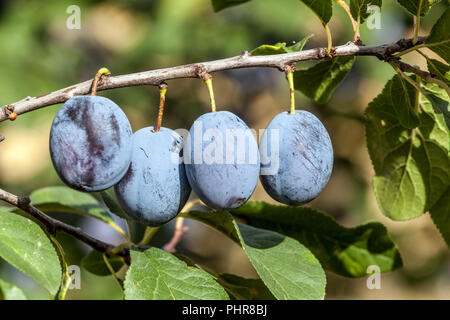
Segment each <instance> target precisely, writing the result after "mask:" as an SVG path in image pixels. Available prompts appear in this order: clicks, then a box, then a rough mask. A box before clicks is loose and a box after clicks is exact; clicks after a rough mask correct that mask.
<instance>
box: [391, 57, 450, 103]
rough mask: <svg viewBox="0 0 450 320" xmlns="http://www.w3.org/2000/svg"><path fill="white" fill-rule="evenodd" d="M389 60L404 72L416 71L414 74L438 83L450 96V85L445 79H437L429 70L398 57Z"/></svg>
mask: <svg viewBox="0 0 450 320" xmlns="http://www.w3.org/2000/svg"><path fill="white" fill-rule="evenodd" d="M389 62H390V63H391V64H392V63H393V64H396V65H397V66H398V68H399V69H400V70H401V71H403V72H404V71H406V72H411V73H414V74H416V75H418V76H419V77H420V78H422V79H424V80H426V81H428V82H432V83H435V84H437V85H438V86H440V87H442V88H443V89H444V90H445V91H446V92H447V94H448V96H449V97H450V88H449V86H448V85H447V84H446V83H445V82H444V81H441V80H439V79H437V78H436V77H435V76H434V75H433V74H431V73H429V72H427V71H424V70H421V69H420V68H418V67H415V66H412V65H410V64H407V63H405V62H402V61H400V60H398V59H391V60H389Z"/></svg>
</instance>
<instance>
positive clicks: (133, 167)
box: [114, 127, 191, 226]
mask: <svg viewBox="0 0 450 320" xmlns="http://www.w3.org/2000/svg"><path fill="white" fill-rule="evenodd" d="M153 130H154V127H147V128H143V129H140V130H139V131H137V132H136V133H135V134H134V135H133V150H132V155H131V164H130V167H129V169H128V171H127V173H126V174H125V176H124V177H123V178H122V180H120V182H119V183H118V184H117V185H116V186H115V187H114V190H115V193H116V196H117V200H118V201H119V204H120V206H121V207H122V208H123V209H124V211H125V212H126V213H127V214H128V215H129V216H130V217H132V218H133V219H135V220H137V221H139V222H141V223H143V224H145V225H148V226H159V225H162V224H164V223H166V222H168V221H170V220H171V219H173V218H174V217H175V216H176V215H177V214H178V213H179V212H180V211H181V209H183V207H184V205H185V204H186V201H187V199H188V197H189V194H190V192H191V187H190V185H189V183H188V180H187V178H186V173H185V169H184V165H183V163H182V161H181V160H182V152H183V149H182V145H183V138H182V137H181V136H180V135H179V134H178V133H176V132H175V131H173V130H171V129H168V128H164V127H162V128H160V130H159V131H157V132H154V131H153Z"/></svg>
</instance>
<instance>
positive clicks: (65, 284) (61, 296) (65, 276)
mask: <svg viewBox="0 0 450 320" xmlns="http://www.w3.org/2000/svg"><path fill="white" fill-rule="evenodd" d="M49 238H50V240H51V241H52V243H53V244H54V246H55V247H56V249H57V252H58V256H59V259H60V263H61V269H62V270H61V271H62V280H61V286H60V287H59V290H58V293H57V294H56V296H55V299H56V300H65V299H66V294H67V290H69V285H70V281H71V278H70V275H69V273H68V271H67V266H68V263H67V259H66V256H65V254H64V249H63V247H62V246H61V244H60V243H59V242H58V240H56V238H55V236H53V235H51V234H49Z"/></svg>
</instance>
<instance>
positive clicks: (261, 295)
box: [217, 273, 275, 300]
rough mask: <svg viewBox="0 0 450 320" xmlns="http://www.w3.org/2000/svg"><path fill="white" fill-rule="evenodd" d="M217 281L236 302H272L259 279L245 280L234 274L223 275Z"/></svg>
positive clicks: (271, 296) (272, 297) (272, 298)
mask: <svg viewBox="0 0 450 320" xmlns="http://www.w3.org/2000/svg"><path fill="white" fill-rule="evenodd" d="M217 281H218V282H219V283H220V284H221V285H222V286H223V287H224V288H225V289H226V290H227V292H228V293H229V294H230V295H231V296H232V297H234V298H235V299H238V300H274V299H275V297H274V296H273V295H272V293H270V291H269V289H267V287H266V286H265V284H264V282H262V280H261V279H247V278H243V277H240V276H237V275H234V274H229V273H223V274H221V275H219V278H218V279H217Z"/></svg>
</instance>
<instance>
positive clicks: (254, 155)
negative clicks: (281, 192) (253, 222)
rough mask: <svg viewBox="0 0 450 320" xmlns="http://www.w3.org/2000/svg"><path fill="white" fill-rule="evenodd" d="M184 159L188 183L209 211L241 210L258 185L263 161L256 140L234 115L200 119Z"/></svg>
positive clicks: (194, 128) (208, 114) (215, 114)
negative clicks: (261, 161)
mask: <svg viewBox="0 0 450 320" xmlns="http://www.w3.org/2000/svg"><path fill="white" fill-rule="evenodd" d="M184 157H185V158H184V161H185V167H186V175H187V177H188V180H189V183H190V185H191V187H192V189H193V190H194V191H195V193H196V194H197V195H198V197H199V198H200V199H201V200H202V201H203V202H204V203H205V204H206V205H208V206H209V207H212V208H215V209H234V208H237V207H240V206H241V205H243V204H244V203H245V202H246V201H247V200H248V199H249V198H250V196H251V195H252V193H253V191H254V190H255V187H256V184H257V183H258V177H259V171H260V159H259V151H258V145H257V143H256V140H255V137H254V135H253V133H252V131H251V130H250V129H249V128H248V127H247V125H246V124H245V123H244V121H242V120H241V119H240V118H239V117H237V116H236V115H234V114H233V113H231V112H228V111H219V112H210V113H206V114H203V115H202V116H200V117H199V118H198V119H197V120H196V121H195V122H194V124H193V125H192V127H191V129H190V131H189V136H188V138H187V141H186V146H185V154H184Z"/></svg>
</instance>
